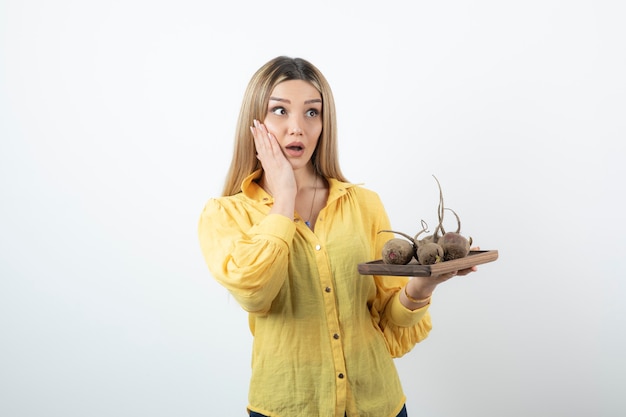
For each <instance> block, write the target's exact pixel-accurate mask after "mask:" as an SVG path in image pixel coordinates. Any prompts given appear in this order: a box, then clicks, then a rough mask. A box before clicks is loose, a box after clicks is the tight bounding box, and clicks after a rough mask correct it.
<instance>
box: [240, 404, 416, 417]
mask: <svg viewBox="0 0 626 417" xmlns="http://www.w3.org/2000/svg"><path fill="white" fill-rule="evenodd" d="M250 417H267V416H264V415H263V414H259V413H255V412H254V411H250ZM397 417H407V413H406V406H403V407H402V410H400V414H398V416H397Z"/></svg>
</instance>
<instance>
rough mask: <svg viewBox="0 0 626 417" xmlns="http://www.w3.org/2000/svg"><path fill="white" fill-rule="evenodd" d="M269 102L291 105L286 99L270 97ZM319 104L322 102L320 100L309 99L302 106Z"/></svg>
mask: <svg viewBox="0 0 626 417" xmlns="http://www.w3.org/2000/svg"><path fill="white" fill-rule="evenodd" d="M270 100H272V101H282V102H285V103H288V104H291V100H288V99H286V98H280V97H270ZM321 102H322V99H320V98H314V99H311V100H306V101H305V102H304V104H311V103H321Z"/></svg>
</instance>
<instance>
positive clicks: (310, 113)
mask: <svg viewBox="0 0 626 417" xmlns="http://www.w3.org/2000/svg"><path fill="white" fill-rule="evenodd" d="M318 114H319V112H318V111H317V110H315V109H311V110H309V111H307V112H306V115H307V116H308V117H315V116H317V115H318Z"/></svg>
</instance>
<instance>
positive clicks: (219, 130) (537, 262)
mask: <svg viewBox="0 0 626 417" xmlns="http://www.w3.org/2000/svg"><path fill="white" fill-rule="evenodd" d="M625 12H626V8H625V6H624V3H623V2H620V1H617V0H616V1H606V0H605V1H602V0H599V1H597V0H596V1H592V0H580V1H577V0H573V1H572V0H571V1H565V0H562V1H559V0H541V1H540V0H526V1H495V0H493V1H489V0H477V1H471V2H470V1H461V0H453V1H436V2H425V1H417V2H409V1H405V2H400V1H385V2H369V1H343V2H339V1H336V2H331V1H326V0H321V1H309V2H260V1H228V2H224V3H223V4H220V3H217V2H207V1H199V0H198V1H192V0H176V1H147V0H124V1H121V0H120V1H118V0H107V1H100V0H99V1H78V0H76V1H72V0H59V1H54V2H53V1H50V2H48V1H36V0H2V1H0V42H1V43H0V198H1V203H0V275H1V280H0V338H1V343H0V415H2V416H4V417H17V416H20V417H22V416H24V417H26V416H28V417H30V416H42V417H43V416H45V417H48V416H59V417H60V416H63V417H69V416H81V417H83V416H90V417H101V416H102V417H105V416H106V417H109V416H116V417H126V416H129V417H130V416H133V417H134V416H153V417H161V416H162V417H170V416H172V417H173V416H176V417H195V416H208V415H217V416H233V417H236V416H243V415H245V405H246V397H247V388H248V386H247V385H248V377H249V371H250V369H249V365H250V358H249V356H250V342H251V337H250V334H249V331H248V328H247V319H246V316H245V314H244V313H243V311H242V310H241V309H240V308H239V306H238V305H237V304H236V303H235V301H234V300H233V299H232V298H231V297H229V295H228V294H227V293H226V291H225V290H224V289H223V288H222V287H220V286H219V285H218V284H217V283H216V282H215V281H214V280H213V279H212V277H211V276H210V274H209V273H208V270H207V268H206V267H205V264H204V261H203V259H202V257H201V254H200V251H199V246H198V242H197V236H196V225H197V220H198V217H199V214H200V211H201V209H202V206H203V205H204V203H205V201H206V200H207V199H208V198H209V197H211V196H216V195H218V194H219V193H220V191H221V187H222V183H223V179H224V176H225V172H226V169H227V168H228V163H229V161H230V157H231V150H232V139H233V133H234V127H235V121H236V117H237V114H238V111H239V105H240V103H241V99H242V96H243V91H244V89H245V86H246V84H247V82H248V80H249V79H250V77H251V75H252V73H253V72H254V71H255V70H256V69H257V68H258V67H259V66H261V65H262V64H263V63H265V62H266V61H267V60H269V59H271V58H273V57H274V56H276V55H282V54H286V55H291V56H300V57H304V58H307V59H309V60H310V61H312V62H313V63H314V64H316V65H317V66H318V67H319V68H320V69H321V70H322V72H324V74H325V75H326V76H327V78H328V79H329V81H330V83H331V86H332V87H333V90H334V93H335V99H336V102H337V107H338V118H339V130H340V155H339V156H340V160H341V163H342V166H343V169H344V173H345V174H346V175H347V176H348V178H349V179H350V180H351V181H353V182H359V183H364V184H365V186H367V187H368V188H371V189H374V190H375V191H377V192H379V194H380V195H381V197H382V198H383V201H384V202H385V205H386V207H387V209H388V212H389V215H390V218H391V220H392V223H393V226H394V228H395V229H397V230H401V231H404V232H407V233H409V234H413V233H414V232H416V231H417V229H418V227H419V222H420V220H421V219H424V220H426V221H427V222H428V223H430V224H432V223H433V222H434V219H435V217H436V205H437V202H438V192H437V189H436V184H435V182H434V179H433V178H432V175H433V174H434V175H436V176H437V177H438V178H439V180H440V181H441V183H442V186H443V191H444V197H445V199H446V205H447V206H449V207H451V208H454V209H455V210H456V211H457V212H458V213H459V215H460V216H461V220H462V222H463V223H462V225H463V226H462V228H463V229H462V231H463V232H464V233H465V234H467V235H471V236H472V237H473V239H474V241H475V243H476V244H478V245H480V246H481V248H482V249H497V250H498V251H499V254H500V258H499V259H498V261H497V262H495V263H490V264H487V265H483V266H481V267H480V268H479V272H478V273H475V274H472V275H470V276H469V277H464V278H461V277H459V278H456V279H454V280H452V281H449V282H447V283H446V284H444V285H442V286H441V287H439V288H438V289H437V291H436V293H435V297H434V300H433V305H432V307H431V312H432V315H433V323H434V329H433V331H432V332H431V335H430V337H429V338H428V339H427V340H425V341H424V342H423V343H421V344H419V345H417V346H416V347H415V349H414V350H413V351H411V352H410V353H409V354H407V355H406V356H404V357H403V358H400V359H398V360H397V365H398V368H399V371H400V373H401V377H402V380H403V384H404V387H405V390H406V393H407V395H408V403H407V405H408V408H409V413H410V415H411V416H412V417H416V416H426V417H479V416H480V417H485V416H486V417H491V416H493V417H496V416H507V417H518V416H519V417H521V416H529V415H532V416H536V417H539V416H541V417H544V416H545V417H554V416H568V417H589V416H594V417H596V416H602V417H613V416H615V417H617V416H623V415H625V413H626V399H625V398H624V395H623V389H624V386H626V364H625V361H624V359H623V352H624V351H626V335H625V330H626V303H625V302H624V301H625V300H626V284H625V279H626V277H625V276H624V275H625V273H624V272H625V267H626V260H625V253H626V242H625V238H624V236H625V233H626V229H625V227H624V222H625V219H624V210H625V208H626V207H625V206H624V203H623V197H624V191H625V188H626V187H625V186H624V178H626V175H625V174H626V172H625V171H626V170H625V169H624V164H625V161H624V157H625V156H626V152H625V151H624V140H625V139H626V117H625V116H626V99H625V97H626V95H625V93H626V82H625V79H626V77H624V74H626V54H625V51H626V48H625V46H626V45H625V42H624V39H626V29H625V27H624V19H625V17H626V13H625Z"/></svg>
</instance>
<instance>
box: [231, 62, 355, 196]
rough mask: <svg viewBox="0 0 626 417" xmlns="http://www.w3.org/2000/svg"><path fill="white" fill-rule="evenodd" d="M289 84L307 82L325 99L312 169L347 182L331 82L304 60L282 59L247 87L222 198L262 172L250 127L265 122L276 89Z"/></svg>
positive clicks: (262, 70) (258, 73) (258, 72)
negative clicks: (340, 154)
mask: <svg viewBox="0 0 626 417" xmlns="http://www.w3.org/2000/svg"><path fill="white" fill-rule="evenodd" d="M288 80H304V81H307V82H309V83H311V85H313V86H314V87H315V88H316V89H317V90H318V91H319V92H320V94H321V96H322V133H321V135H320V138H319V141H318V144H317V148H316V149H315V152H314V153H313V156H312V157H311V159H312V162H313V168H314V169H315V170H316V172H317V173H318V174H319V175H321V176H323V177H327V178H336V179H338V180H339V181H347V179H346V178H345V177H344V176H343V174H342V172H341V168H340V167H339V159H338V155H337V117H336V113H335V101H334V98H333V94H332V91H331V89H330V85H329V84H328V81H327V80H326V78H325V77H324V75H323V74H322V73H321V72H320V71H319V70H318V69H317V68H316V67H315V66H314V65H313V64H311V63H310V62H308V61H306V60H304V59H302V58H290V57H287V56H279V57H276V58H274V59H272V60H270V61H268V62H267V63H266V64H265V65H263V66H262V67H261V68H259V69H258V70H257V72H256V73H255V74H254V75H253V76H252V79H251V80H250V82H249V83H248V87H247V88H246V91H245V93H244V97H243V103H242V105H241V110H240V111H239V118H238V120H237V128H236V131H235V146H234V151H233V157H232V161H231V163H230V168H229V170H228V174H227V176H226V180H225V182H224V189H223V191H222V195H223V196H229V195H235V194H237V193H239V192H240V191H241V183H242V182H243V180H244V179H245V178H246V177H247V176H249V175H250V174H252V173H253V172H254V171H256V170H257V169H259V168H261V164H260V162H259V161H258V159H257V158H256V150H255V147H254V139H253V137H252V133H251V132H250V126H252V123H253V120H254V119H257V120H261V121H262V120H264V119H265V115H266V113H267V105H268V102H269V97H270V94H271V93H272V91H273V90H274V87H275V86H276V85H277V84H279V83H281V82H283V81H288Z"/></svg>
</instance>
